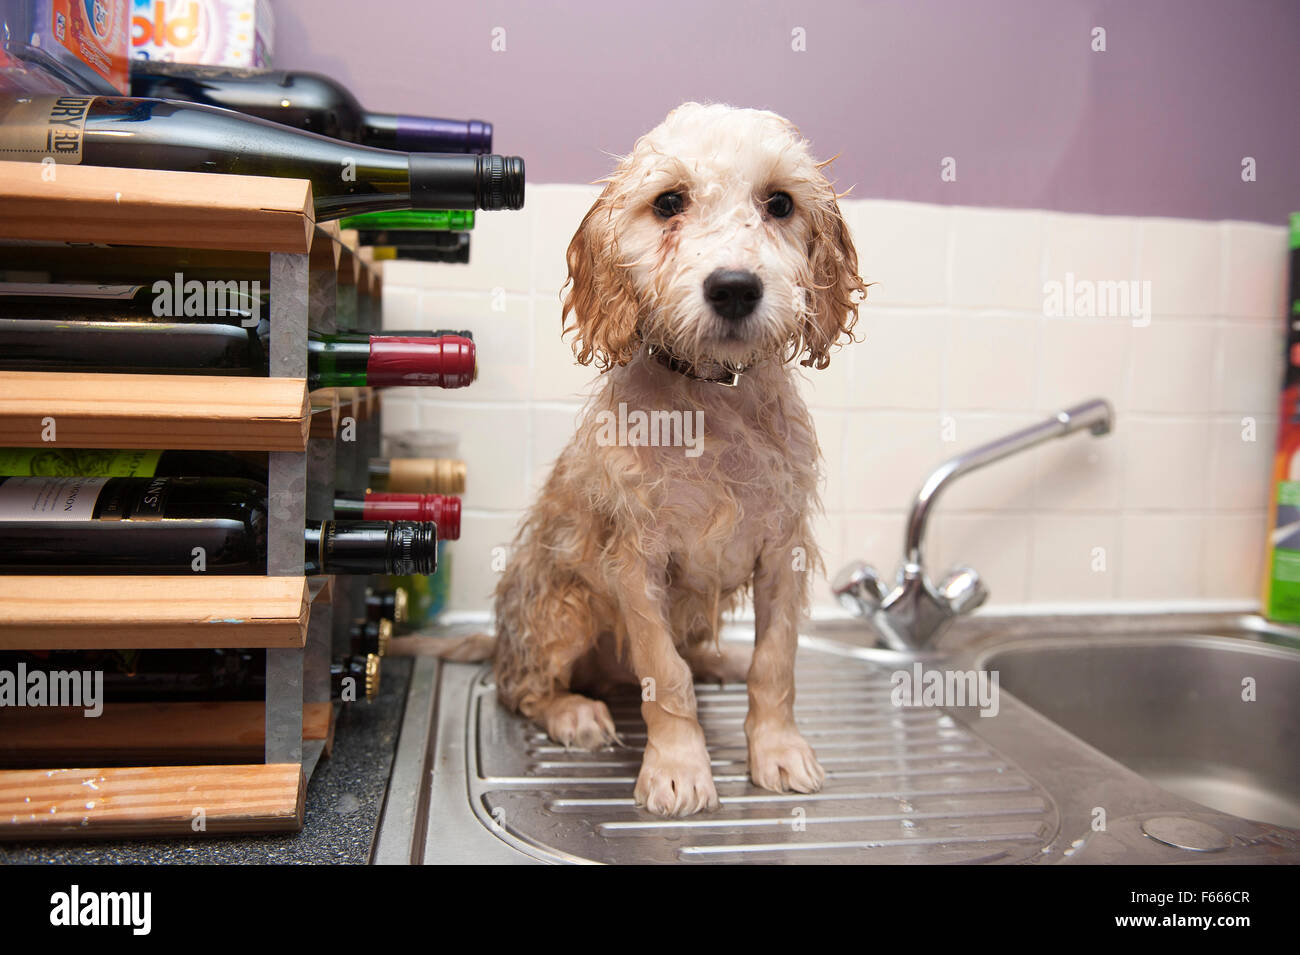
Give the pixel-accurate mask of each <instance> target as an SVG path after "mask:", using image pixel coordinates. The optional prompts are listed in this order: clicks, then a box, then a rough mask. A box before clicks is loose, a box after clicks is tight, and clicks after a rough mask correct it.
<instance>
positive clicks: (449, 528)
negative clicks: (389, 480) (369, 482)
mask: <svg viewBox="0 0 1300 955" xmlns="http://www.w3.org/2000/svg"><path fill="white" fill-rule="evenodd" d="M361 517H362V519H363V520H367V521H432V522H433V523H435V524H437V525H438V540H450V541H454V540H459V539H460V498H459V497H456V496H455V495H452V494H398V493H395V492H392V491H379V492H376V491H371V492H369V493H368V494H366V498H365V502H364V504H363V505H362V513H361Z"/></svg>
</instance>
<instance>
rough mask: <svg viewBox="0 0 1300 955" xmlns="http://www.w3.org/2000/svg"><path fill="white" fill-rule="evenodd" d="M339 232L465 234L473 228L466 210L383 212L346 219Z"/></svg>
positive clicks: (468, 210)
mask: <svg viewBox="0 0 1300 955" xmlns="http://www.w3.org/2000/svg"><path fill="white" fill-rule="evenodd" d="M339 226H340V228H343V229H357V230H358V231H360V230H361V229H390V230H392V229H401V230H403V231H406V230H410V231H415V232H448V231H450V232H468V231H469V230H470V229H473V228H474V212H473V210H470V209H387V210H384V211H383V212H363V213H362V214H361V215H356V216H348V217H347V218H345V219H344V220H343V221H342V222H340V223H339Z"/></svg>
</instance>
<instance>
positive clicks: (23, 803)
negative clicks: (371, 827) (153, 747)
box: [0, 763, 304, 840]
mask: <svg viewBox="0 0 1300 955" xmlns="http://www.w3.org/2000/svg"><path fill="white" fill-rule="evenodd" d="M303 789H304V786H303V778H302V767H301V766H300V765H299V764H297V763H269V764H252V765H237V766H232V765H224V766H129V767H121V768H113V767H97V768H92V769H55V770H49V769H10V770H4V771H0V839H9V840H13V839H41V838H67V837H69V836H75V837H77V838H88V837H99V836H116V837H124V836H146V835H148V836H161V835H186V836H196V835H217V834H221V833H230V832H280V831H296V830H299V829H301V828H302V819H303ZM200 819H201V820H202V822H203V828H202V829H199V828H198V822H197V821H198V820H200Z"/></svg>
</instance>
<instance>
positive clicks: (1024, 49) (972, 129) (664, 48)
mask: <svg viewBox="0 0 1300 955" xmlns="http://www.w3.org/2000/svg"><path fill="white" fill-rule="evenodd" d="M274 5H275V10H276V16H277V31H276V32H277V36H276V65H277V66H281V67H286V68H299V69H314V70H319V71H321V72H325V73H330V74H332V75H334V76H335V77H337V78H338V79H340V80H342V81H344V82H345V83H347V84H348V85H349V86H350V87H351V88H352V90H353V91H354V92H355V93H356V94H357V95H358V97H359V98H360V99H361V100H362V102H363V103H365V104H366V105H368V106H370V107H371V108H373V109H384V110H390V111H407V112H417V113H425V114H433V115H447V116H463V117H476V118H482V119H490V120H492V121H494V122H495V123H496V125H497V141H496V149H497V151H498V152H507V153H517V154H519V155H522V156H524V157H525V158H526V159H527V161H528V173H529V178H530V180H531V181H533V182H587V181H590V180H592V179H595V178H597V177H599V176H601V175H603V174H604V173H605V172H606V171H608V169H609V167H610V160H609V158H608V156H607V155H606V154H607V153H621V152H624V151H626V150H627V149H628V148H629V147H630V146H631V144H632V142H633V140H634V139H635V138H636V136H637V135H639V134H640V133H642V132H644V131H645V130H646V129H648V128H650V127H651V126H653V125H654V124H655V123H656V122H657V121H658V120H659V119H660V118H662V116H663V115H664V114H665V113H666V112H667V111H668V110H669V109H670V108H671V107H672V106H674V105H675V104H677V103H679V102H682V101H683V100H689V99H697V100H714V101H724V102H730V103H735V104H737V105H747V106H762V107H766V108H769V109H773V110H776V111H777V112H780V113H782V114H784V115H786V116H788V117H789V118H791V119H792V120H794V121H795V122H796V123H797V124H799V126H800V128H801V129H802V130H803V131H804V133H805V134H806V135H807V136H808V137H809V138H810V139H812V141H813V143H814V146H815V148H816V150H817V152H818V153H819V154H820V155H824V156H826V155H831V154H833V153H837V152H838V153H841V154H842V158H841V159H840V160H839V161H838V162H837V163H836V171H837V178H838V181H839V183H840V184H841V186H849V185H852V186H853V187H854V189H853V194H854V195H855V196H857V197H860V198H892V199H908V200H915V201H925V202H950V203H958V204H966V205H987V206H1005V207H1034V208H1048V209H1059V210H1064V211H1070V212H1097V213H1125V214H1135V215H1168V216H1182V217H1190V218H1203V219H1249V220H1258V221H1263V222H1272V223H1282V222H1284V221H1285V217H1286V214H1287V213H1288V212H1290V211H1292V210H1296V209H1300V122H1298V121H1297V113H1300V103H1298V102H1297V94H1300V2H1296V0H1231V2H1230V0H1050V2H1045V0H987V2H974V0H912V2H863V0H858V2H853V0H834V2H831V0H803V2H795V0H747V2H746V0H727V2H716V0H714V2H710V0H655V2H653V3H651V2H645V3H639V4H633V3H628V2H625V0H569V2H549V3H543V2H529V0H469V2H458V3H431V2H429V0H370V2H368V3H358V2H356V0H274ZM1097 26H1100V27H1104V28H1105V29H1106V45H1107V52H1105V53H1094V52H1092V50H1091V42H1092V39H1091V31H1092V29H1093V28H1094V27H1097ZM495 27H503V28H504V29H505V38H506V47H507V48H506V51H505V52H493V51H492V49H491V42H492V30H493V28H495ZM796 27H802V28H803V29H804V30H805V31H806V36H807V51H806V52H794V51H793V50H792V49H791V31H792V30H793V29H794V28H796ZM945 156H951V157H953V158H955V160H956V170H957V181H956V182H942V181H941V180H940V164H941V160H942V158H943V157H945ZM1246 156H1250V157H1254V159H1255V160H1256V163H1257V177H1258V179H1257V181H1256V182H1253V183H1247V182H1243V181H1242V176H1241V171H1242V159H1243V157H1246Z"/></svg>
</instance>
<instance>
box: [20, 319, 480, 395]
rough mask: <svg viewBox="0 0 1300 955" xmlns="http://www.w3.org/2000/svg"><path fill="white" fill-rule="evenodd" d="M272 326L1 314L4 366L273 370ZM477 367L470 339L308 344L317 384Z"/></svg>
mask: <svg viewBox="0 0 1300 955" xmlns="http://www.w3.org/2000/svg"><path fill="white" fill-rule="evenodd" d="M269 336H270V325H269V323H268V322H266V321H265V320H263V321H261V322H259V323H258V325H257V327H255V328H245V327H243V326H242V325H241V324H238V323H235V324H227V323H224V322H199V321H191V322H164V321H133V320H131V319H129V318H119V319H117V320H112V319H89V320H86V319H72V320H60V319H21V318H0V370H3V371H94V372H115V373H118V374H198V375H256V376H265V375H266V374H267V369H268V361H269V352H270V348H269ZM475 373H476V359H475V348H474V343H473V342H472V341H469V340H467V339H462V338H457V337H451V336H444V337H442V338H425V337H418V338H402V337H398V336H395V335H361V334H344V335H321V334H318V333H315V332H313V333H311V334H310V335H309V338H308V342H307V383H308V387H310V388H313V389H315V388H334V387H352V386H366V385H369V386H371V387H378V388H382V387H388V386H393V385H422V386H430V387H437V388H463V387H465V386H466V385H468V384H470V383H471V382H472V381H473V380H474V377H475Z"/></svg>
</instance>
